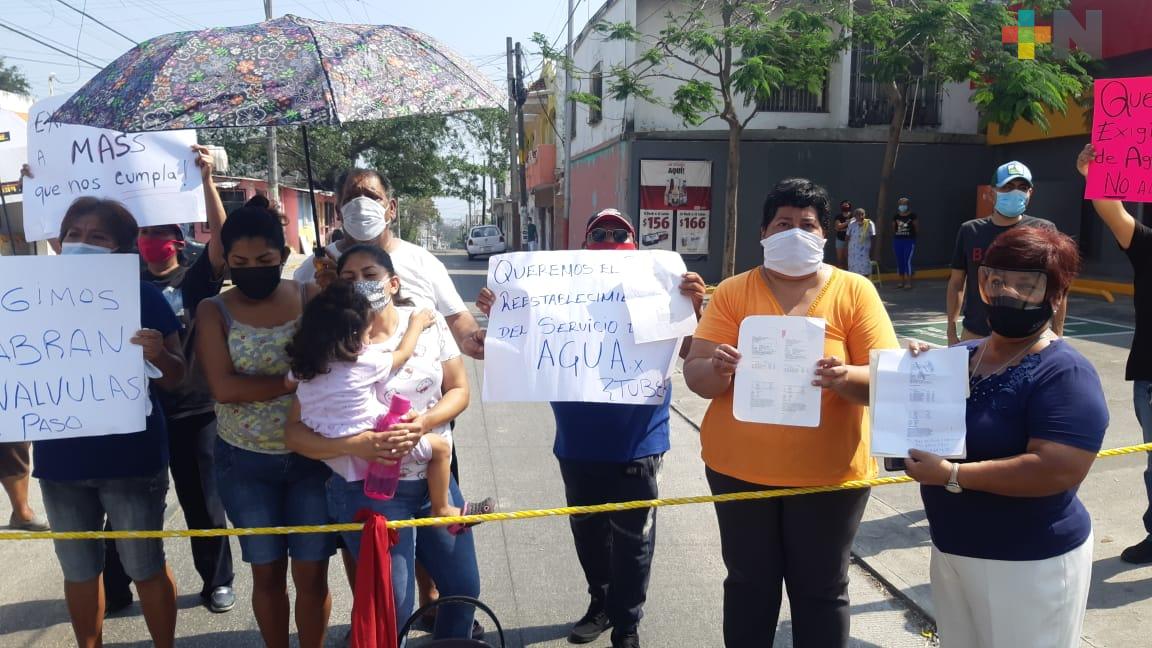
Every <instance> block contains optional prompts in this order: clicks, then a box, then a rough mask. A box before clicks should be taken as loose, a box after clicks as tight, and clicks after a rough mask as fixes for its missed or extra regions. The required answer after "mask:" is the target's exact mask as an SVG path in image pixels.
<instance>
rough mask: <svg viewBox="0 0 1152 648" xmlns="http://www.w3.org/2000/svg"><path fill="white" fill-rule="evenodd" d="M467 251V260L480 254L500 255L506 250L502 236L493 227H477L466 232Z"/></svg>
mask: <svg viewBox="0 0 1152 648" xmlns="http://www.w3.org/2000/svg"><path fill="white" fill-rule="evenodd" d="M465 244H466V246H467V249H468V259H469V260H471V259H475V258H476V257H477V256H478V255H481V254H502V253H503V252H504V251H505V250H507V249H508V245H507V244H506V243H505V242H504V234H503V233H502V232H501V231H500V228H499V227H496V226H495V225H477V226H475V227H473V228H472V229H471V230H470V231H469V232H468V239H467V240H466V241H465Z"/></svg>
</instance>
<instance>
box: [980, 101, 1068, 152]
mask: <svg viewBox="0 0 1152 648" xmlns="http://www.w3.org/2000/svg"><path fill="white" fill-rule="evenodd" d="M1048 122H1049V128H1048V132H1047V133H1045V132H1044V131H1042V130H1040V129H1039V128H1038V127H1037V126H1035V125H1033V124H1029V123H1028V122H1026V121H1023V120H1021V121H1018V122H1016V126H1015V127H1014V128H1013V129H1012V132H1011V133H1010V134H1009V135H1002V134H1000V127H999V126H997V125H996V124H991V125H990V126H988V144H989V145H990V146H996V145H997V144H1013V143H1016V142H1030V141H1033V140H1042V139H1055V138H1057V137H1068V136H1071V135H1087V134H1088V127H1087V126H1085V125H1084V109H1083V108H1081V107H1080V106H1079V105H1076V104H1073V105H1070V106H1068V114H1066V115H1062V114H1060V113H1058V112H1051V111H1050V112H1049V113H1048Z"/></svg>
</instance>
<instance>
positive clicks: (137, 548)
mask: <svg viewBox="0 0 1152 648" xmlns="http://www.w3.org/2000/svg"><path fill="white" fill-rule="evenodd" d="M40 492H41V494H42V495H43V497H44V510H45V511H46V512H47V513H48V522H49V523H50V524H51V525H52V530H53V531H100V530H103V529H104V521H105V516H107V520H108V522H109V523H110V524H111V525H112V528H115V529H120V530H123V531H149V530H154V529H163V528H164V497H165V495H167V493H168V470H167V469H164V470H162V471H160V472H159V473H157V474H155V475H152V476H150V477H123V478H119V479H84V480H80V481H55V480H51V479H41V480H40ZM114 542H115V543H116V548H117V549H118V550H119V552H120V560H121V563H122V564H123V565H124V571H125V572H127V573H128V577H129V578H131V579H132V580H134V581H137V582H139V581H146V580H149V579H150V578H152V577H154V576H156V575H157V574H159V573H161V572H162V571H163V570H164V541H163V540H160V539H146V540H115V541H114ZM52 544H53V545H54V546H55V549H56V559H57V560H59V561H60V568H61V570H63V572H64V580H65V581H67V582H69V583H84V582H87V581H90V580H92V579H94V578H96V577H97V576H99V575H100V572H102V571H104V541H103V540H53V541H52Z"/></svg>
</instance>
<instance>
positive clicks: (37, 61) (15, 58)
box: [0, 54, 72, 65]
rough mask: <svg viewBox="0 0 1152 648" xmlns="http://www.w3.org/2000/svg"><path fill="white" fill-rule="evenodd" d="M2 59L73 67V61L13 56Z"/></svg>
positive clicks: (1, 55) (7, 55)
mask: <svg viewBox="0 0 1152 648" xmlns="http://www.w3.org/2000/svg"><path fill="white" fill-rule="evenodd" d="M0 59H4V60H6V61H27V62H29V63H44V64H47V65H71V63H72V62H71V61H48V60H45V59H38V58H26V57H23V56H12V55H11V54H0Z"/></svg>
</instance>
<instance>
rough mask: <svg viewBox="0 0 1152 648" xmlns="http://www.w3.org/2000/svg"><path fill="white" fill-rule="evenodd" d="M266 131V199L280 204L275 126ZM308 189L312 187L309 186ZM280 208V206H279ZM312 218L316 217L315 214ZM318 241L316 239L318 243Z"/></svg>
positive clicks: (268, 11)
mask: <svg viewBox="0 0 1152 648" xmlns="http://www.w3.org/2000/svg"><path fill="white" fill-rule="evenodd" d="M264 18H265V19H266V20H272V0H264ZM266 130H267V133H268V201H269V202H271V203H272V205H273V206H274V207H275V206H279V205H280V155H279V152H278V151H277V150H276V127H275V126H269V127H268V128H267V129H266ZM308 189H309V190H311V189H312V188H311V187H309V188H308ZM281 208H282V207H281ZM312 218H317V215H316V214H313V215H312ZM319 244H320V241H318V240H317V241H316V245H319Z"/></svg>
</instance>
